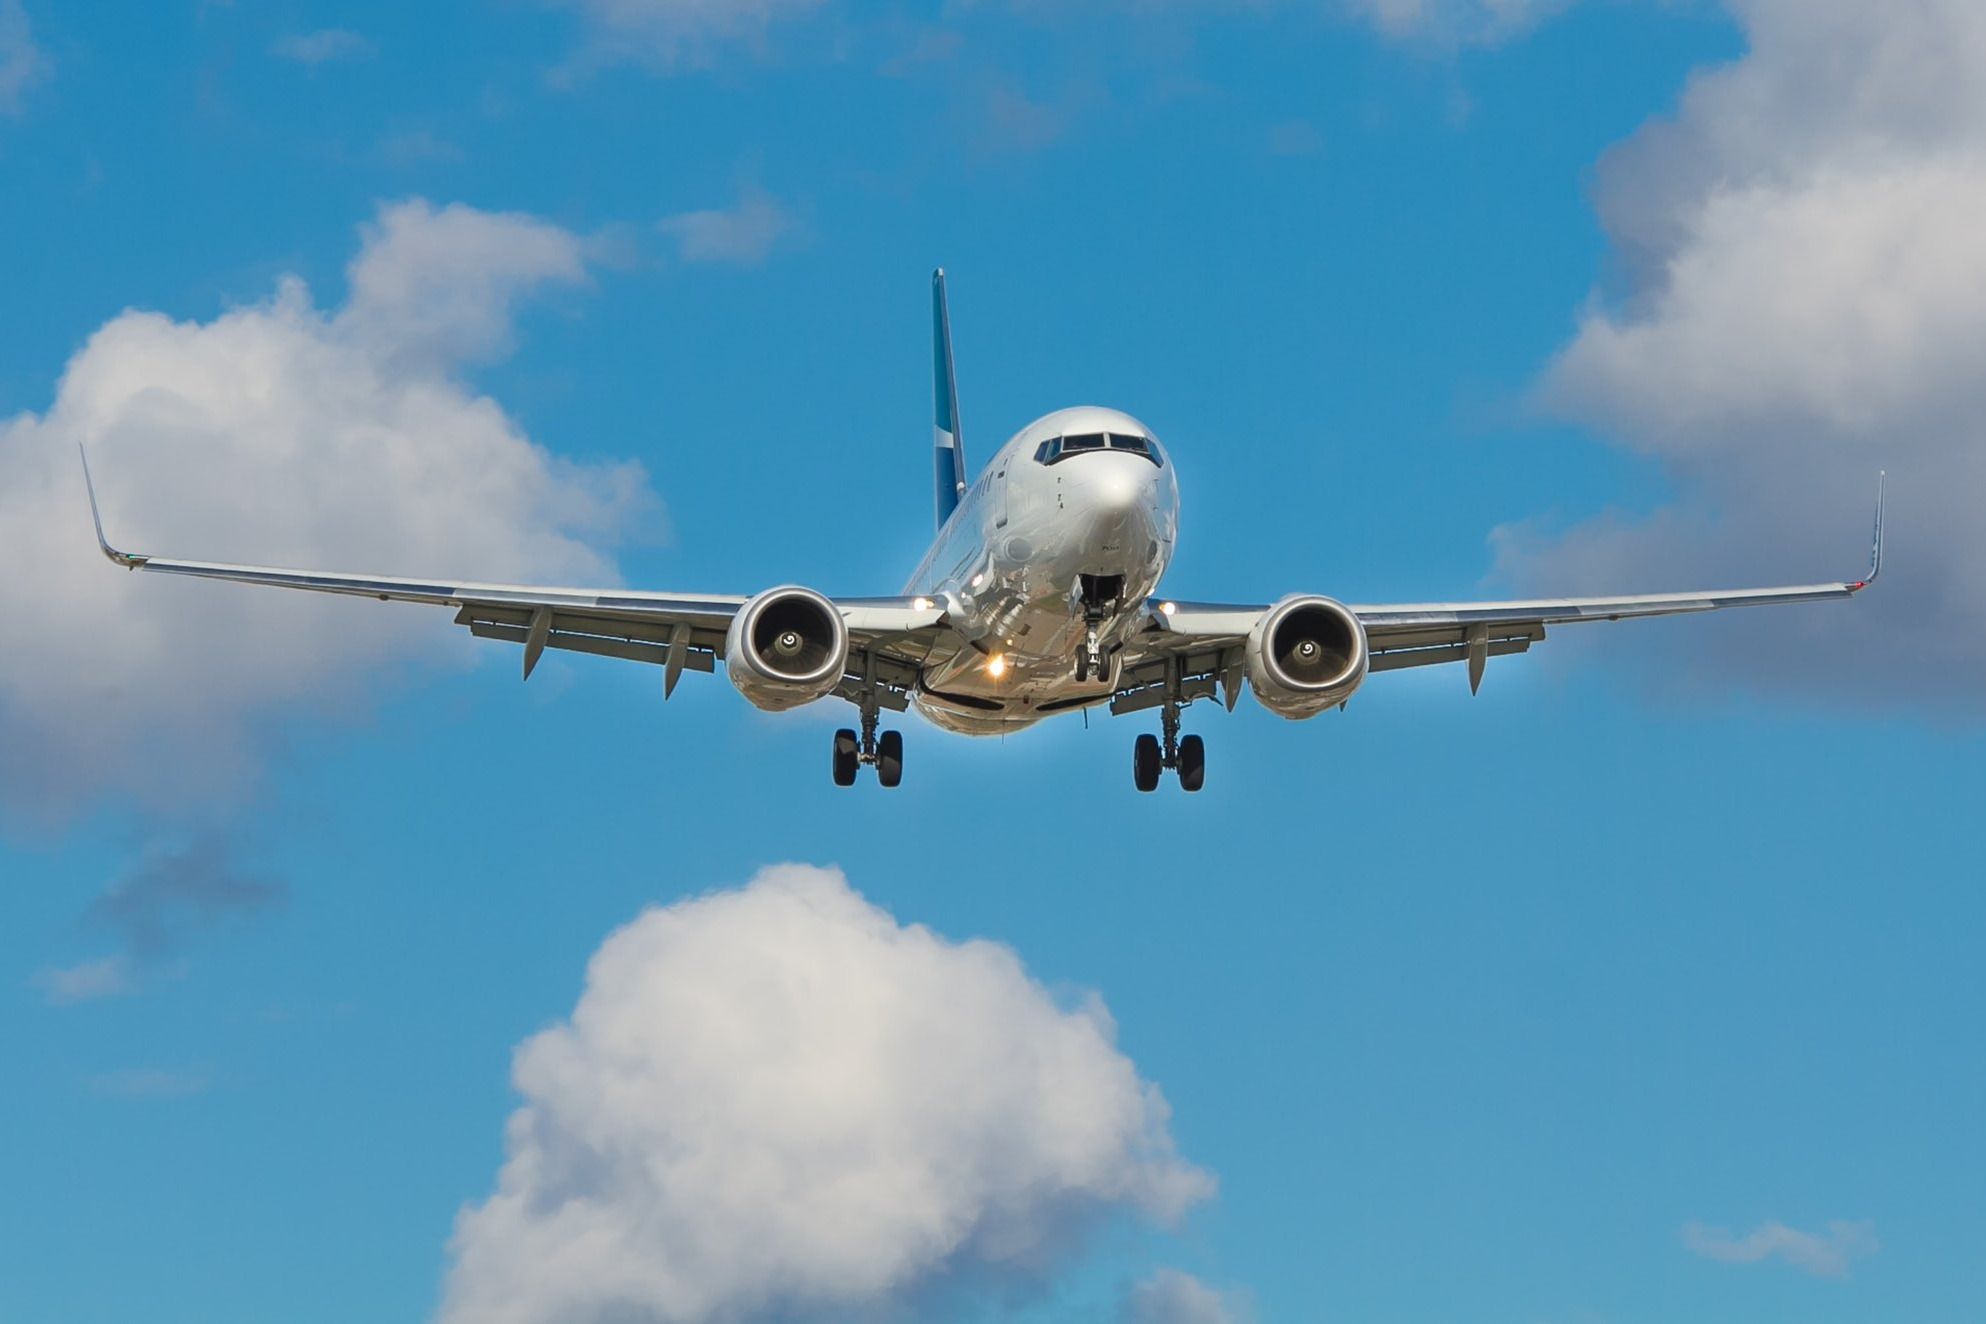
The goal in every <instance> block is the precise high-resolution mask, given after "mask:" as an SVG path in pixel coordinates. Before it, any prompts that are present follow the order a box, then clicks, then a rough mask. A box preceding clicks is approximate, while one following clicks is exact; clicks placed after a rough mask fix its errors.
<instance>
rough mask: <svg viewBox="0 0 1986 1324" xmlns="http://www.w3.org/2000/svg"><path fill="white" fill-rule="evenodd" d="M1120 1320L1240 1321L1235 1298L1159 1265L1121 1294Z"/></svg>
mask: <svg viewBox="0 0 1986 1324" xmlns="http://www.w3.org/2000/svg"><path fill="white" fill-rule="evenodd" d="M1119 1318H1120V1320H1121V1321H1122V1324H1241V1322H1242V1320H1244V1319H1245V1318H1247V1316H1246V1315H1245V1314H1244V1313H1243V1311H1242V1310H1241V1308H1240V1307H1239V1306H1238V1305H1237V1304H1236V1303H1235V1302H1234V1300H1233V1299H1232V1298H1231V1297H1229V1296H1227V1295H1226V1294H1223V1293H1221V1292H1216V1291H1215V1290H1214V1289H1213V1288H1211V1287H1209V1286H1207V1285H1206V1284H1205V1283H1203V1282H1201V1281H1200V1280H1199V1279H1198V1278H1195V1277H1194V1276H1193V1275H1192V1274H1190V1273H1182V1272H1180V1271H1179V1270H1178V1269H1160V1270H1158V1271H1157V1272H1156V1273H1154V1274H1152V1275H1151V1276H1150V1277H1149V1278H1146V1279H1144V1280H1143V1281H1142V1282H1139V1283H1137V1284H1136V1285H1134V1286H1133V1287H1132V1288H1131V1290H1130V1291H1129V1292H1128V1293H1127V1294H1126V1295H1125V1297H1124V1308H1123V1311H1122V1312H1121V1314H1120V1316H1119Z"/></svg>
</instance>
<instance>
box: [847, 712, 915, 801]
mask: <svg viewBox="0 0 1986 1324" xmlns="http://www.w3.org/2000/svg"><path fill="white" fill-rule="evenodd" d="M865 763H867V764H870V765H871V766H873V767H874V768H875V769H876V780H877V781H878V782H880V783H882V784H883V785H884V786H895V785H896V784H897V783H899V782H901V781H902V780H903V732H901V731H884V732H882V733H881V734H880V735H879V734H877V732H876V710H875V709H874V708H865V709H863V711H862V734H861V735H860V736H859V737H858V736H857V735H856V734H855V733H854V732H853V731H851V730H849V729H848V728H847V727H843V728H842V729H841V730H839V731H837V732H835V733H834V784H835V785H836V786H853V785H854V784H855V774H856V772H857V771H858V770H860V768H861V767H862V765H863V764H865Z"/></svg>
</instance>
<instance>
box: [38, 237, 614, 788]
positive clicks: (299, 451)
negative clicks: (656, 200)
mask: <svg viewBox="0 0 1986 1324" xmlns="http://www.w3.org/2000/svg"><path fill="white" fill-rule="evenodd" d="M349 274H350V287H351V289H350V295H349V297H348V298H347V300H346V302H345V303H344V304H343V306H342V307H340V308H337V309H336V310H325V309H323V308H320V307H319V306H318V304H317V303H316V302H315V300H314V299H313V298H312V296H311V294H310V292H309V291H308V290H307V289H306V288H305V287H304V285H303V283H302V282H301V281H299V280H297V279H295V278H285V279H283V280H282V281H280V282H279V283H278V286H277V288H276V291H275V293H274V294H273V295H271V296H270V297H269V298H268V299H266V300H264V301H262V302H259V303H255V304H250V305H248V306H245V307H240V308H235V309H232V310H230V311H228V312H225V313H223V314H221V315H220V316H218V317H216V318H214V319H213V320H211V321H206V322H198V321H178V320H174V319H172V318H170V317H167V316H165V315H163V314H160V313H153V312H140V311H130V312H126V313H123V314H120V315H119V316H117V317H115V318H113V319H111V320H110V321H109V322H108V323H106V324H105V325H104V326H103V327H102V328H101V329H99V330H98V331H97V332H96V333H95V334H94V335H92V336H91V337H90V339H89V341H88V343H86V344H85V345H84V346H83V348H82V349H80V350H79V351H78V352H77V353H76V354H75V356H74V357H73V358H72V359H71V360H70V361H69V364H68V366H67V369H66V370H65V371H64V373H63V376H62V379H61V381H60V383H59V384H58V386H57V388H56V391H55V399H54V403H53V404H52V405H51V406H50V408H49V409H48V410H47V411H46V412H45V413H42V414H39V415H37V414H23V415H20V416H19V417H16V418H14V419H11V420H0V558H4V560H5V562H6V564H7V565H9V566H10V567H12V572H11V573H10V574H8V575H7V576H6V577H5V578H4V579H0V619H4V620H5V621H6V622H7V644H6V662H5V665H4V666H0V803H4V804H5V805H6V807H7V809H8V810H9V811H11V812H12V813H13V814H18V815H44V816H46V815H60V814H63V813H66V812H71V811H73V810H75V809H77V808H78V807H80V806H81V805H84V804H87V803H89V802H90V801H91V800H93V799H94V798H95V797H97V796H99V795H101V794H103V793H104V792H107V791H111V790H127V791H132V792H136V793H138V794H139V795H140V796H142V797H144V798H145V799H146V800H148V801H149V802H151V803H153V804H167V803H171V804H194V803H201V804H208V805H211V804H212V803H213V801H214V800H215V798H216V795H217V794H219V795H220V798H222V799H223V800H224V799H225V798H226V793H227V792H230V791H235V790H238V789H240V788H241V787H243V786H244V785H245V784H247V783H248V781H249V780H250V773H251V772H252V770H253V769H254V767H255V766H256V763H257V751H258V750H259V749H260V748H261V747H262V744H263V742H264V739H265V738H266V736H267V733H268V732H269V731H270V730H271V729H272V727H273V725H274V724H276V723H278V722H280V721H281V720H282V719H284V718H286V717H288V716H289V715H292V714H294V713H296V712H298V711H310V712H316V713H320V714H323V713H329V712H336V711H350V709H351V707H352V703H353V700H355V699H356V698H358V697H360V696H362V695H363V694H364V693H366V692H367V691H368V690H369V689H371V688H374V687H375V686H376V683H377V677H378V676H379V674H380V673H381V672H382V671H397V670H400V669H404V667H405V666H406V665H407V664H410V663H422V662H433V661H436V660H444V661H455V662H458V663H459V662H463V661H466V660H467V659H468V658H469V657H471V656H472V653H471V651H470V648H469V643H468V640H467V639H466V636H463V637H458V632H457V631H456V630H454V629H453V628H452V627H451V626H450V624H449V621H448V617H447V615H446V614H445V613H441V612H436V611H433V610H427V609H421V608H412V609H409V608H405V607H397V606H389V605H384V604H379V603H371V604H364V603H355V602H345V601H339V600H326V599H321V598H317V597H314V596H312V595H304V594H283V593H278V592H269V591H261V590H249V589H239V590H237V589H234V588H231V587H230V586H227V585H219V584H199V583H192V582H176V581H172V580H160V579H148V578H141V577H139V576H136V575H132V574H129V573H126V572H123V571H119V570H116V569H114V568H113V567H111V566H110V565H108V564H106V563H105V562H104V561H103V559H102V558H101V557H100V556H99V555H98V554H97V551H96V548H95V545H94V540H93V539H92V537H91V534H90V528H89V515H88V506H87V503H86V501H85V498H84V493H83V484H82V476H81V473H80V470H79V467H78V463H77V458H76V452H77V444H78V443H79V442H82V443H87V445H88V447H89V451H90V456H91V459H92V461H93V462H94V463H95V465H96V470H97V479H98V490H99V495H100V496H101V497H102V499H103V506H104V515H105V519H106V522H107V524H108V526H109V529H110V531H111V533H112V534H113V536H114V537H116V538H117V539H118V540H119V541H121V542H122V543H123V544H125V545H127V546H130V547H133V548H134V549H136V550H141V551H156V552H162V553H165V552H170V553H177V554H180V555H188V556H204V557H207V558H211V559H216V560H243V561H252V562H257V563H261V564H275V565H303V566H323V567H332V568H349V569H353V570H358V571H373V572H386V573H396V572H397V573H409V574H415V575H421V574H436V575H445V576H460V577H463V578H472V579H486V580H521V581H527V582H547V581H549V582H555V583H557V582H565V583H574V582H578V583H590V582H599V583H611V582H613V580H614V574H613V569H612V567H611V565H610V564H609V563H608V562H607V561H606V560H605V559H604V558H603V556H602V555H601V554H600V553H599V552H597V551H595V550H594V545H593V544H594V542H595V541H597V540H599V539H602V538H606V537H610V536H612V534H613V533H614V532H615V531H616V530H617V529H618V528H620V527H621V526H622V525H623V523H624V522H625V521H626V519H627V518H628V517H629V516H630V514H631V513H632V512H633V511H635V510H637V509H639V508H640V507H641V505H642V503H643V495H644V493H645V482H644V480H643V478H642V475H641V474H640V472H639V470H638V469H636V468H634V467H632V466H606V467H595V466H579V465H573V464H569V463H565V462H562V461H560V460H558V459H556V458H554V457H552V456H551V455H548V454H547V453H546V452H544V451H543V450H541V449H540V448H539V447H537V446H535V445H533V444H532V443H531V441H530V440H529V438H527V437H526V436H525V435H524V433H523V432H522V430H521V429H520V428H519V427H518V426H517V425H516V424H515V423H514V422H513V421H512V420H511V419H510V418H509V417H508V416H506V415H505V413H504V411H503V409H502V408H501V407H500V406H499V405H498V404H497V403H496V402H495V401H494V400H491V399H490V398H488V397H487V396H484V395H481V394H479V393H477V392H476V391H475V390H473V389H471V388H470V386H469V385H468V384H467V383H465V382H464V381H463V380H462V379H461V377H460V375H459V372H458V369H459V368H460V367H461V366H462V364H464V363H465V362H468V361H474V360H478V359H486V358H488V357H490V356H491V355H494V354H497V353H500V352H502V350H503V348H504V347H505V346H506V345H507V344H508V343H509V339H510V335H511V318H512V312H513V305H514V303H515V301H516V300H517V299H518V298H519V297H520V296H521V295H523V294H524V293H526V292H528V291H529V290H531V289H533V288H536V287H539V286H543V285H545V284H548V283H561V282H563V283H571V282H573V281H576V280H579V279H580V278H581V277H582V276H583V274H584V268H583V265H582V258H581V246H580V243H579V241H578V240H577V239H576V238H575V237H574V236H572V235H569V234H567V233H565V232H564V231H562V230H559V229H557V228H556V227H553V226H549V225H546V224H544V223H543V222H541V221H537V220H534V219H532V218H529V217H523V216H510V215H497V214H491V213H486V212H478V211H474V210H472V209H470V208H466V207H444V208H439V209H437V208H434V207H430V206H429V205H428V204H426V203H423V202H409V203H402V204H398V205H395V206H389V207H386V208H384V209H382V211H381V213H380V215H379V217H378V219H377V221H376V222H375V223H374V224H373V225H371V226H370V227H368V228H367V230H366V233H365V236H364V242H363V245H362V247H361V249H360V251H359V254H358V256H357V257H356V258H355V259H354V261H353V262H352V265H351V268H350V273H349Z"/></svg>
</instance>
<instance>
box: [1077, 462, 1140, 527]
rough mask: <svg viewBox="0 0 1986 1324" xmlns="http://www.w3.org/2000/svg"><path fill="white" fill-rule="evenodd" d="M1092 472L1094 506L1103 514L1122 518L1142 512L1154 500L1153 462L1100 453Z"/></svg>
mask: <svg viewBox="0 0 1986 1324" xmlns="http://www.w3.org/2000/svg"><path fill="white" fill-rule="evenodd" d="M1091 463H1093V464H1094V465H1095V466H1096V467H1095V469H1094V470H1093V472H1092V474H1091V475H1089V479H1090V481H1089V484H1088V487H1089V491H1088V493H1087V495H1088V497H1089V504H1090V509H1091V510H1092V511H1094V512H1095V513H1096V514H1097V515H1099V516H1104V517H1117V518H1122V517H1124V516H1128V515H1135V514H1138V513H1140V512H1142V511H1143V510H1144V509H1145V508H1146V506H1147V505H1149V504H1150V498H1151V489H1152V473H1153V472H1154V471H1153V469H1152V467H1151V465H1150V464H1148V463H1147V462H1145V461H1144V460H1140V459H1132V458H1130V457H1129V456H1116V455H1110V456H1101V455H1100V456H1097V457H1096V459H1095V460H1093V461H1091Z"/></svg>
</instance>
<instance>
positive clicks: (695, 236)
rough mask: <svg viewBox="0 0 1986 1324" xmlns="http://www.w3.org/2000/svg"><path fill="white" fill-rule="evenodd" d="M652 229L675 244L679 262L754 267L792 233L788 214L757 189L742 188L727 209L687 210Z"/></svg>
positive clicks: (790, 216)
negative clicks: (740, 192) (732, 204)
mask: <svg viewBox="0 0 1986 1324" xmlns="http://www.w3.org/2000/svg"><path fill="white" fill-rule="evenodd" d="M656 228H657V229H658V230H660V231H661V232H662V233H663V234H665V235H667V236H668V237H669V238H670V239H671V240H673V241H674V242H675V245H676V257H677V259H678V260H679V261H683V262H726V263H732V264H734V265H738V266H754V265H757V264H758V263H760V262H763V261H765V259H766V258H767V257H768V256H770V255H771V253H772V251H773V249H774V248H776V247H778V246H779V244H780V243H781V242H782V241H784V240H786V239H788V238H790V237H791V236H792V235H793V234H794V233H795V230H796V226H795V222H794V220H793V217H792V215H791V213H789V212H788V211H787V210H786V208H785V207H783V206H781V205H780V203H779V201H778V200H777V199H775V198H773V197H772V196H771V195H769V194H767V193H763V192H761V191H759V190H757V189H746V190H745V191H744V192H743V193H742V194H740V195H739V198H738V201H737V204H736V205H735V206H731V207H724V208H713V209H711V210H708V211H688V212H682V213H680V214H678V215H675V216H669V217H665V218H664V219H662V220H661V221H658V222H656Z"/></svg>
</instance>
